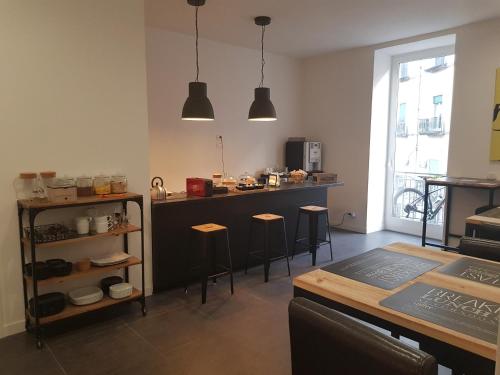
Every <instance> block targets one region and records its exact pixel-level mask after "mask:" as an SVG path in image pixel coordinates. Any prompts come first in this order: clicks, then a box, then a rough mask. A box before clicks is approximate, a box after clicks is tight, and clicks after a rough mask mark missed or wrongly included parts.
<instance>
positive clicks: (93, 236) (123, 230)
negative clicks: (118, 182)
mask: <svg viewBox="0 0 500 375" xmlns="http://www.w3.org/2000/svg"><path fill="white" fill-rule="evenodd" d="M140 230H141V228H140V227H138V226H135V225H132V224H129V225H127V227H126V228H118V229H114V230H111V231H109V232H105V233H97V234H91V235H83V236H79V237H75V238H70V239H68V240H61V241H53V242H44V243H39V244H35V246H36V247H37V248H47V247H56V246H63V245H68V244H72V243H77V242H82V241H88V240H95V239H97V238H103V237H112V236H119V235H121V234H126V233H133V232H139V231H140ZM23 242H24V246H26V247H27V248H29V247H30V246H31V242H30V240H29V238H23Z"/></svg>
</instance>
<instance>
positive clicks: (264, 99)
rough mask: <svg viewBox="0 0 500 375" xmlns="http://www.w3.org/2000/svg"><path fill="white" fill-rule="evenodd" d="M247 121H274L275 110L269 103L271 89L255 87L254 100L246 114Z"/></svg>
mask: <svg viewBox="0 0 500 375" xmlns="http://www.w3.org/2000/svg"><path fill="white" fill-rule="evenodd" d="M248 120H249V121H276V110H275V109H274V105H273V103H272V102H271V89H270V88H269V87H257V88H256V89H255V99H254V101H253V103H252V105H251V106H250V111H249V112H248Z"/></svg>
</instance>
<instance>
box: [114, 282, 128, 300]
mask: <svg viewBox="0 0 500 375" xmlns="http://www.w3.org/2000/svg"><path fill="white" fill-rule="evenodd" d="M131 294H132V285H131V284H129V283H119V284H114V285H111V286H110V287H109V296H110V297H111V298H114V299H121V298H126V297H129V296H130V295H131Z"/></svg>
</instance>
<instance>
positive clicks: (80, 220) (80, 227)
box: [75, 216, 92, 234]
mask: <svg viewBox="0 0 500 375" xmlns="http://www.w3.org/2000/svg"><path fill="white" fill-rule="evenodd" d="M90 220H92V219H91V218H90V217H87V216H81V217H77V218H76V219H75V223H76V232H77V233H78V234H89V231H90Z"/></svg>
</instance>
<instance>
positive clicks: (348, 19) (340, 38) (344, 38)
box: [146, 0, 500, 57]
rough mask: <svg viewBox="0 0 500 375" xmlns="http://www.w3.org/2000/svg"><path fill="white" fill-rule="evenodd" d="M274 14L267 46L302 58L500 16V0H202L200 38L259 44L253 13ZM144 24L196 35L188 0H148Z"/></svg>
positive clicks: (250, 46)
mask: <svg viewBox="0 0 500 375" xmlns="http://www.w3.org/2000/svg"><path fill="white" fill-rule="evenodd" d="M259 15H265V16H270V17H272V23H271V25H270V26H268V29H267V30H266V39H265V49H266V50H267V51H272V52H276V53H281V54H285V55H290V56H296V57H305V56H311V55H316V54H321V53H325V52H328V51H334V50H339V49H345V48H353V47H360V46H366V45H371V44H376V43H382V42H387V41H391V40H395V39H400V38H405V37H410V36H415V35H419V34H425V33H428V32H433V31H439V30H444V29H447V28H451V27H455V26H459V25H464V24H467V23H471V22H475V21H479V20H483V19H488V18H494V17H499V16H500V0H245V1H244V0H206V4H205V6H203V7H201V8H200V10H199V17H200V18H199V25H200V38H207V39H211V40H216V41H221V42H226V43H230V44H234V45H239V46H244V47H249V48H259V43H260V30H259V28H258V27H257V26H256V25H255V24H254V21H253V18H254V17H255V16H259ZM146 25H147V26H152V27H158V28H163V29H166V30H171V31H176V32H181V33H186V34H194V8H193V7H191V6H189V5H188V4H187V1H186V0H146Z"/></svg>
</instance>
